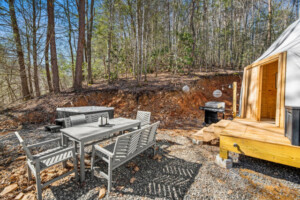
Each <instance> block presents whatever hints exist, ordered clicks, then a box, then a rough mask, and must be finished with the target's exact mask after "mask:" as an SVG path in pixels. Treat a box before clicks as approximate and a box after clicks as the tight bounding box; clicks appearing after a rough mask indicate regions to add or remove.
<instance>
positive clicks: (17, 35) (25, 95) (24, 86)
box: [8, 0, 30, 100]
mask: <svg viewBox="0 0 300 200" xmlns="http://www.w3.org/2000/svg"><path fill="white" fill-rule="evenodd" d="M8 3H9V14H10V18H11V26H12V29H13V33H14V40H15V44H16V47H17V54H18V61H19V67H20V69H19V72H20V78H21V88H22V96H23V99H24V100H28V99H29V98H30V93H29V89H28V84H27V76H26V69H25V62H24V53H23V49H22V44H21V37H20V33H19V27H18V23H17V18H16V13H15V6H14V0H9V1H8Z"/></svg>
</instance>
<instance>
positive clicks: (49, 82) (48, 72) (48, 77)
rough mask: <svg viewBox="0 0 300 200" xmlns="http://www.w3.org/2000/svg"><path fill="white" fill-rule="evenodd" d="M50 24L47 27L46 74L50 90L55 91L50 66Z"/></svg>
mask: <svg viewBox="0 0 300 200" xmlns="http://www.w3.org/2000/svg"><path fill="white" fill-rule="evenodd" d="M49 28H50V27H49V26H48V27H47V38H46V45H45V68H46V76H47V84H48V89H49V92H53V87H52V82H51V75H50V67H49V46H50V30H49Z"/></svg>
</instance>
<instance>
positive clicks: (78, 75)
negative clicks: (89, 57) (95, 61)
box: [74, 0, 85, 90]
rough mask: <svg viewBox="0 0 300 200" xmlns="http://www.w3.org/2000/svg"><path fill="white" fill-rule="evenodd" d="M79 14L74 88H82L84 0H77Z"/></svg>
mask: <svg viewBox="0 0 300 200" xmlns="http://www.w3.org/2000/svg"><path fill="white" fill-rule="evenodd" d="M78 14H79V31H78V32H79V33H78V45H77V55H76V68H75V81H74V89H75V90H81V89H82V64H83V49H84V40H85V39H84V35H85V21H84V19H85V0H79V4H78Z"/></svg>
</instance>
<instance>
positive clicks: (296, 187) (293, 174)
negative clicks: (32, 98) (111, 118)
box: [0, 126, 300, 200]
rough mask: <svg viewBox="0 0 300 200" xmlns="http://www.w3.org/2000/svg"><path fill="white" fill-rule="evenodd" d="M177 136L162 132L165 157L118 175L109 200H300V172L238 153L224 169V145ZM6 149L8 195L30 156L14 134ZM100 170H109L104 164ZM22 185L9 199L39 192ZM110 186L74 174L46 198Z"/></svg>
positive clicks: (28, 136)
mask: <svg viewBox="0 0 300 200" xmlns="http://www.w3.org/2000/svg"><path fill="white" fill-rule="evenodd" d="M20 133H21V135H22V136H23V137H24V138H25V140H27V141H28V142H29V143H36V142H40V141H43V140H46V139H52V138H56V137H59V133H49V132H45V131H44V130H43V128H42V127H39V128H36V127H34V126H32V127H27V128H26V129H23V130H20ZM171 134H172V130H164V131H159V134H158V135H157V140H158V147H159V148H158V150H157V153H158V155H159V156H156V157H155V158H153V155H152V150H151V149H149V150H147V151H146V152H145V153H143V154H141V155H140V156H137V157H135V158H134V159H132V160H131V161H129V162H128V163H126V164H124V165H122V166H121V167H119V168H117V169H116V170H114V171H113V189H112V192H111V193H110V195H109V196H107V195H106V196H105V197H104V199H300V170H299V169H296V168H292V167H288V166H284V165H279V164H275V163H271V162H267V161H263V160H259V159H255V158H250V157H247V156H242V155H241V156H239V159H237V158H238V155H236V154H231V156H232V157H233V159H234V167H233V168H232V169H229V170H227V169H223V168H220V167H219V166H217V165H216V164H215V163H214V158H215V156H216V155H217V154H218V151H219V148H218V146H211V145H206V144H203V145H195V144H193V143H192V142H191V140H190V139H189V138H187V137H184V136H171ZM109 142H111V141H110V140H106V141H103V142H102V143H103V144H104V145H105V144H107V143H109ZM45 148H46V147H45ZM0 150H1V163H0V166H2V168H1V172H0V175H1V184H2V185H3V186H1V190H3V188H4V187H5V186H6V185H9V184H11V183H14V182H18V179H17V180H11V179H10V178H9V177H10V176H12V174H13V173H16V170H15V169H16V168H18V167H19V168H18V169H20V168H21V166H23V165H24V161H22V160H18V159H17V158H18V157H20V156H23V155H24V153H22V151H20V147H19V144H18V141H17V139H16V138H15V136H14V134H13V133H10V134H8V135H5V136H1V138H0ZM86 152H88V153H89V152H91V147H87V148H86ZM88 160H89V158H88V157H87V161H88ZM238 160H239V161H238ZM237 161H238V162H237ZM96 166H98V167H99V168H101V169H102V170H105V169H106V164H105V163H104V162H98V163H97V164H96ZM59 167H60V166H59ZM59 167H57V168H59ZM136 167H137V168H138V170H136ZM88 170H89V168H88ZM23 174H24V173H23ZM24 176H26V175H24ZM24 181H26V180H23V182H24ZM18 185H19V186H20V187H19V188H18V189H17V190H16V191H14V192H13V193H12V194H10V195H8V196H7V197H4V199H11V198H14V197H15V196H16V195H17V194H18V193H20V192H23V193H26V192H28V191H29V192H30V191H31V192H33V191H35V190H34V187H32V186H31V185H35V184H34V183H27V185H26V187H23V186H22V187H21V185H22V183H20V181H19V182H18ZM106 185H107V182H106V180H105V179H104V178H101V177H100V176H99V174H98V173H97V172H96V176H95V178H94V179H92V178H91V176H90V172H87V173H86V182H85V183H83V184H81V183H79V182H75V181H74V176H73V175H70V176H69V177H67V178H65V179H63V180H61V181H58V182H56V183H54V184H53V185H51V186H50V187H48V188H46V189H44V191H43V198H44V199H45V200H46V199H64V200H65V199H98V194H99V189H100V188H102V187H105V186H106ZM28 187H31V188H30V189H28Z"/></svg>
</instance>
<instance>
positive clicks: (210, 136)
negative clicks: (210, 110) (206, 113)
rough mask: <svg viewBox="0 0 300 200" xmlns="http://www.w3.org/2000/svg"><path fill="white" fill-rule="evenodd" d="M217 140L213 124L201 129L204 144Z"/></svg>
mask: <svg viewBox="0 0 300 200" xmlns="http://www.w3.org/2000/svg"><path fill="white" fill-rule="evenodd" d="M217 138H218V136H217V135H216V134H215V128H214V124H212V125H210V126H209V127H206V128H204V129H203V141H204V142H210V141H212V140H214V139H217Z"/></svg>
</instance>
